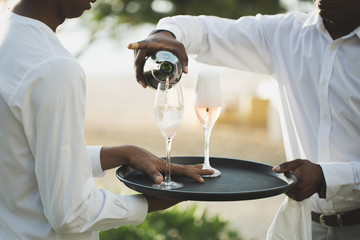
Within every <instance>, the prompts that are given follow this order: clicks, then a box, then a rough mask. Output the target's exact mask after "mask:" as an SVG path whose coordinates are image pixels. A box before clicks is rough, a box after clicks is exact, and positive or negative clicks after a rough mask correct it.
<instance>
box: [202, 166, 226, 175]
mask: <svg viewBox="0 0 360 240" xmlns="http://www.w3.org/2000/svg"><path fill="white" fill-rule="evenodd" d="M203 169H212V170H214V173H213V174H211V175H201V177H219V176H220V175H221V172H220V171H219V170H217V169H216V168H213V167H207V168H204V167H203Z"/></svg>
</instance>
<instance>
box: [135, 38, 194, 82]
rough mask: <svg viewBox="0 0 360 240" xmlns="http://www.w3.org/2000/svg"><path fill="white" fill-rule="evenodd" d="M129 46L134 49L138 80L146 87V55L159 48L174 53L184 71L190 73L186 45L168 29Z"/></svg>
mask: <svg viewBox="0 0 360 240" xmlns="http://www.w3.org/2000/svg"><path fill="white" fill-rule="evenodd" d="M128 48H129V49H132V50H134V54H135V59H134V61H135V74H136V80H137V81H138V82H139V84H140V85H141V86H142V87H144V88H146V87H147V86H148V85H147V83H146V81H145V79H144V76H143V69H144V65H145V61H146V57H147V56H150V55H151V54H152V53H154V52H157V51H159V50H165V51H169V52H172V53H174V54H175V55H176V56H177V58H178V59H179V61H180V63H181V67H182V72H183V73H188V67H187V66H188V57H187V54H186V51H185V47H184V45H183V44H182V43H181V42H179V41H177V40H176V39H175V36H174V35H173V34H172V33H170V32H168V31H156V32H154V33H152V34H150V35H149V36H148V37H147V38H146V39H144V40H142V41H139V42H135V43H130V44H129V45H128Z"/></svg>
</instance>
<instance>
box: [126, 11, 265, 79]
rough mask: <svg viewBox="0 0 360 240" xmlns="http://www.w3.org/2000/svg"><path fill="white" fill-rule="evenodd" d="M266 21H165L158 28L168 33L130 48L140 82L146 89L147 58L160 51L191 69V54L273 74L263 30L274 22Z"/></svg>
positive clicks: (184, 18) (179, 18)
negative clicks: (188, 55) (174, 56)
mask: <svg viewBox="0 0 360 240" xmlns="http://www.w3.org/2000/svg"><path fill="white" fill-rule="evenodd" d="M264 18H265V17H263V16H261V15H259V16H257V17H244V18H240V19H239V20H230V19H224V18H218V17H210V16H199V17H193V16H176V17H172V18H165V19H162V20H161V21H160V22H159V24H158V27H157V28H158V29H159V30H166V32H161V31H157V32H155V33H153V34H151V35H150V36H149V37H148V38H146V39H145V40H143V41H140V42H137V43H131V44H129V46H128V48H130V49H134V50H135V67H136V77H137V80H138V81H139V82H140V83H141V84H142V85H143V86H144V84H143V83H142V81H143V80H142V77H141V73H142V68H143V65H144V58H145V56H146V55H147V54H148V53H149V52H152V51H156V50H160V49H165V50H169V51H172V52H174V53H175V54H176V55H177V56H178V57H179V60H180V61H181V62H182V64H183V66H187V57H186V55H187V53H189V54H194V55H196V59H197V60H199V61H200V62H204V63H208V64H212V65H221V66H227V67H231V68H235V69H240V70H249V71H254V72H259V73H267V74H270V73H271V70H270V63H271V61H270V56H269V51H268V48H269V47H268V44H269V43H268V42H267V41H266V38H265V35H264V34H265V33H264V30H263V23H264V22H269V21H270V20H269V19H264ZM185 49H186V51H187V53H186V51H185ZM184 72H185V71H184ZM186 72H187V68H186ZM145 86H146V85H145Z"/></svg>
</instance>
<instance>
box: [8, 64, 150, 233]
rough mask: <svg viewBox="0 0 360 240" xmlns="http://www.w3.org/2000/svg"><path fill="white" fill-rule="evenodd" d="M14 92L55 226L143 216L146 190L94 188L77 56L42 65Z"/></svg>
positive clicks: (97, 225) (91, 227)
mask: <svg viewBox="0 0 360 240" xmlns="http://www.w3.org/2000/svg"><path fill="white" fill-rule="evenodd" d="M15 94H16V98H14V100H13V101H14V102H13V104H12V105H13V106H14V107H13V112H14V114H15V115H16V116H17V118H18V119H19V121H20V122H21V123H22V125H23V127H24V131H25V135H26V137H27V140H28V143H29V146H30V149H31V152H32V155H33V158H34V160H35V169H34V170H35V173H36V178H37V182H38V187H39V193H40V197H41V201H42V203H43V211H44V214H45V216H46V218H47V220H48V221H49V223H50V225H51V226H52V227H53V228H54V229H55V231H57V232H59V233H79V232H85V231H98V230H106V229H110V228H114V227H119V226H122V225H127V224H139V223H141V222H142V221H144V219H145V216H146V214H147V202H146V199H145V198H144V197H143V196H142V195H135V196H120V195H117V194H114V193H112V192H110V191H106V190H104V189H100V190H96V189H95V182H94V178H93V172H92V170H93V169H92V166H91V162H90V160H89V156H88V152H87V147H86V144H85V139H84V130H83V129H84V116H85V76H84V73H83V71H82V68H81V66H80V65H79V64H78V62H77V61H76V60H73V59H66V58H58V59H52V60H48V61H46V62H43V63H40V64H38V65H37V67H36V68H35V69H32V70H30V71H29V73H28V75H27V80H24V82H23V83H22V84H21V86H19V87H18V89H17V91H16V93H15ZM93 150H94V149H93ZM98 150H99V149H98ZM98 150H97V151H94V152H98V153H99V151H98ZM98 157H99V156H97V157H95V158H94V159H98ZM96 161H97V160H96ZM97 164H99V161H97ZM93 165H94V164H93ZM95 165H96V164H95ZM98 168H99V166H97V167H95V168H94V169H98ZM98 170H99V169H98ZM98 170H95V172H97V171H98ZM95 175H96V174H95Z"/></svg>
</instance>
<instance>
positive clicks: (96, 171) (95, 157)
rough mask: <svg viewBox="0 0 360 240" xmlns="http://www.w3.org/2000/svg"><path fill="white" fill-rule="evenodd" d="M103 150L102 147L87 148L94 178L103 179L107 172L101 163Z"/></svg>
mask: <svg viewBox="0 0 360 240" xmlns="http://www.w3.org/2000/svg"><path fill="white" fill-rule="evenodd" d="M101 148H102V146H87V152H88V156H89V159H90V162H91V168H92V175H93V177H103V176H104V175H105V171H104V170H103V169H102V168H101V162H100V152H101Z"/></svg>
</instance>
